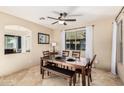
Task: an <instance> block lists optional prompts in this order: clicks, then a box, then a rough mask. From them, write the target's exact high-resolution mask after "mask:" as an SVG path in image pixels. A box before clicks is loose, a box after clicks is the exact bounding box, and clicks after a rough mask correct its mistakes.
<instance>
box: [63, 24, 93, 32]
mask: <svg viewBox="0 0 124 93" xmlns="http://www.w3.org/2000/svg"><path fill="white" fill-rule="evenodd" d="M92 26H93V27H94V25H92ZM81 28H86V26H83V27H76V28H71V29H65V30H64V31H69V30H75V29H81Z"/></svg>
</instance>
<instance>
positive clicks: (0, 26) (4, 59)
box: [0, 12, 53, 76]
mask: <svg viewBox="0 0 124 93" xmlns="http://www.w3.org/2000/svg"><path fill="white" fill-rule="evenodd" d="M6 25H21V26H23V27H26V28H28V29H30V30H31V31H32V49H31V52H30V53H18V54H9V55H4V34H5V33H4V32H5V29H4V27H5V26H6ZM38 32H43V33H47V34H50V37H51V41H52V38H53V31H52V30H51V29H49V28H46V27H44V26H41V25H38V24H35V23H32V22H29V21H26V20H23V19H20V18H17V17H14V16H11V15H7V14H4V13H1V12H0V76H4V75H8V74H11V73H13V72H16V71H19V70H21V69H24V68H27V67H29V66H32V65H35V64H39V63H40V56H42V51H43V50H49V49H50V44H46V45H45V44H44V45H43V44H38V37H37V33H38Z"/></svg>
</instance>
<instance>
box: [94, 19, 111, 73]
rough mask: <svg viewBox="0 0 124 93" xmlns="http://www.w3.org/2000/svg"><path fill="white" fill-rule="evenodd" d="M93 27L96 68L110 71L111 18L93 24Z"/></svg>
mask: <svg viewBox="0 0 124 93" xmlns="http://www.w3.org/2000/svg"><path fill="white" fill-rule="evenodd" d="M93 24H94V25H95V26H94V39H93V40H94V41H93V46H94V47H93V48H94V54H96V55H97V57H96V59H97V61H98V64H96V65H95V66H96V67H97V68H101V69H105V70H108V71H110V69H111V54H112V18H109V19H104V20H100V21H96V22H93Z"/></svg>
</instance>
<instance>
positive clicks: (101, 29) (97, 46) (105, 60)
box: [54, 18, 113, 71]
mask: <svg viewBox="0 0 124 93" xmlns="http://www.w3.org/2000/svg"><path fill="white" fill-rule="evenodd" d="M112 20H113V18H107V19H101V20H98V21H93V22H91V23H84V24H83V25H82V26H86V25H95V26H94V38H93V51H94V54H96V55H97V57H96V59H97V61H98V63H97V64H95V66H96V67H97V68H101V69H104V70H108V71H110V69H111V50H112ZM60 32H61V31H55V33H54V36H55V37H54V40H55V41H56V42H57V43H58V46H57V47H59V49H61V37H60ZM84 54H85V53H84V52H82V56H84Z"/></svg>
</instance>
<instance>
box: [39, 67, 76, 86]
mask: <svg viewBox="0 0 124 93" xmlns="http://www.w3.org/2000/svg"><path fill="white" fill-rule="evenodd" d="M41 70H42V79H44V71H48V72H51V73H53V74H56V75H59V76H62V77H64V78H69V86H71V85H72V81H73V85H74V86H75V83H76V73H75V71H72V70H68V69H64V68H60V67H56V66H51V65H46V66H42V67H41Z"/></svg>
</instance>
